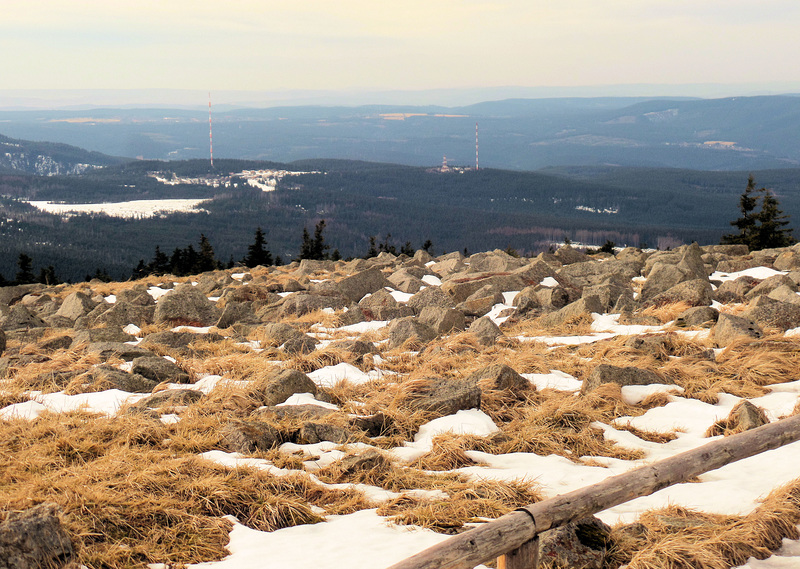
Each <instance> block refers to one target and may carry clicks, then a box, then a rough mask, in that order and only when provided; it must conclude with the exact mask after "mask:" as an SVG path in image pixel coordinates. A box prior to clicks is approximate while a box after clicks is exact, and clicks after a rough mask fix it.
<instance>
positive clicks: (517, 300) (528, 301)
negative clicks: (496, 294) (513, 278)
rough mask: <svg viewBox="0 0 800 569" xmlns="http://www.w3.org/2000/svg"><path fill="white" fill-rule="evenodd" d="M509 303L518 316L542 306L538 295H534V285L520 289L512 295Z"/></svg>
mask: <svg viewBox="0 0 800 569" xmlns="http://www.w3.org/2000/svg"><path fill="white" fill-rule="evenodd" d="M511 304H512V306H514V308H516V309H517V315H518V316H523V315H525V314H528V313H529V312H531V311H536V310H539V309H540V308H541V307H542V303H541V302H539V297H538V296H537V295H536V287H533V286H529V287H526V288H524V289H522V290H521V291H520V292H519V294H518V295H516V296H515V297H514V300H513V301H512V302H511Z"/></svg>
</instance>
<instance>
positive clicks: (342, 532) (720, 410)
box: [0, 200, 800, 569]
mask: <svg viewBox="0 0 800 569" xmlns="http://www.w3.org/2000/svg"><path fill="white" fill-rule="evenodd" d="M166 201H184V202H195V203H196V202H198V200H166ZM131 203H136V202H128V204H131ZM149 203H153V202H149ZM106 205H108V206H112V205H115V204H106ZM37 207H38V206H37ZM70 207H74V206H70ZM753 272H757V273H758V277H759V278H765V276H769V275H768V274H766V275H765V271H761V272H758V271H753ZM773 273H774V271H773ZM770 274H771V273H770ZM717 277H721V278H735V276H730V275H717ZM431 284H433V283H431ZM150 292H151V294H152V295H153V296H154V298H159V297H160V296H161V294H162V293H163V291H161V289H151V291H150ZM512 299H513V295H509V296H508V297H507V298H506V301H507V302H508V303H510V302H511V300H512ZM504 308H507V305H505V304H502V305H498V306H496V307H495V310H493V312H492V314H493V315H495V318H496V320H498V321H499V320H500V318H498V317H497V316H496V315H497V314H499V313H500V312H502V310H503V309H504ZM617 318H618V317H617V316H614V315H599V314H597V315H594V324H593V326H592V329H593V333H592V334H591V335H585V336H575V337H536V338H523V339H525V340H536V341H542V342H546V343H548V344H551V345H573V344H579V343H585V342H594V341H597V340H599V339H603V338H609V337H613V336H615V335H629V334H641V333H646V332H654V331H658V330H660V329H662V327H652V326H620V325H619V324H617ZM385 325H386V323H384V322H370V323H363V324H357V325H354V326H349V327H343V328H341V329H335V330H334V329H324V328H322V327H317V329H316V331H317V332H319V333H320V334H330V333H332V332H335V331H349V332H353V333H362V332H365V331H368V330H374V329H376V328H378V327H380V326H385ZM195 331H206V332H207V331H208V329H197V330H195ZM379 368H380V366H379V365H378V369H376V370H374V371H372V372H370V373H364V372H362V371H360V370H359V369H357V368H355V367H353V366H350V365H348V364H346V363H342V364H338V365H335V366H329V367H324V368H321V369H319V370H316V371H314V372H312V373H310V374H309V377H311V379H312V380H313V381H314V382H315V383H316V384H317V385H318V386H321V387H327V386H331V385H335V384H336V383H338V382H340V381H342V380H345V381H351V382H354V383H362V382H366V381H370V380H372V379H375V378H379V377H381V375H382V371H381V370H380V369H379ZM525 377H526V379H528V380H529V381H530V382H531V383H532V384H534V385H535V386H536V387H537V388H538V389H544V388H550V389H556V390H561V391H565V392H572V393H575V392H577V391H579V390H580V387H581V383H582V382H581V381H580V380H578V379H576V378H575V377H572V376H570V375H569V374H566V373H564V372H562V371H559V370H551V372H550V373H549V374H527V375H525ZM232 383H234V382H230V381H227V380H225V379H224V378H221V377H220V376H207V377H205V378H202V379H201V380H200V381H198V383H197V384H196V385H195V387H196V388H198V389H201V390H202V391H204V392H208V391H211V390H213V389H215V388H216V386H218V385H222V384H225V385H227V386H230V385H231V384H232ZM172 387H174V388H182V387H185V386H178V385H175V386H172ZM657 391H667V392H669V393H670V396H669V397H670V402H669V403H668V404H667V405H664V406H662V407H656V408H653V409H651V410H649V411H647V412H646V413H644V414H643V415H641V416H639V417H635V418H621V419H618V420H617V421H616V422H615V424H610V425H606V424H597V426H598V427H599V428H601V429H603V431H604V435H605V437H606V438H608V439H611V440H613V441H615V442H616V443H617V444H619V445H621V446H623V447H626V448H630V449H635V450H641V451H643V452H644V453H645V455H646V458H645V459H643V460H640V461H622V460H617V459H609V458H602V457H600V458H595V459H593V464H592V465H587V464H579V463H576V462H572V461H570V460H567V459H566V458H563V457H560V456H556V455H551V456H539V455H536V454H532V453H513V454H506V455H491V454H486V453H482V452H478V451H468V455H469V456H470V458H472V459H473V460H474V461H476V462H477V463H479V465H478V466H470V467H466V468H462V469H459V472H461V473H464V474H466V475H468V476H470V477H472V478H474V479H493V480H514V479H528V480H533V481H535V482H536V483H537V484H539V485H540V486H541V488H542V490H543V492H544V494H545V495H546V496H556V495H558V494H562V493H565V492H569V491H572V490H576V489H579V488H582V487H584V486H587V485H590V484H594V483H597V482H600V481H602V480H604V479H605V478H607V477H609V476H614V475H616V474H619V473H622V472H625V471H627V470H630V469H632V468H636V467H638V466H641V465H642V464H644V463H647V462H651V461H654V460H660V459H663V458H667V457H670V456H674V455H675V454H678V453H680V452H684V451H687V450H690V449H693V448H696V447H698V446H700V445H703V444H706V443H708V442H710V441H712V440H714V438H713V437H712V438H707V437H704V433H705V431H706V430H707V429H708V428H709V427H710V426H712V425H713V424H714V423H715V422H716V421H718V420H720V419H724V418H725V417H727V415H728V414H729V412H730V410H731V409H732V408H733V407H734V405H736V404H737V403H738V402H739V401H740V399H739V398H737V397H734V396H732V395H727V394H722V395H721V396H720V398H719V402H718V403H717V404H715V405H711V404H708V403H703V402H701V401H699V400H696V399H687V398H684V397H682V396H681V389H680V388H678V387H676V386H661V385H652V386H640V387H626V388H624V389H623V397H625V399H626V401H628V402H629V403H635V402H637V401H639V400H641V399H642V398H644V397H645V396H647V395H649V394H651V393H654V392H657ZM30 396H31V401H28V402H25V403H18V404H15V405H10V406H8V407H6V408H4V409H0V419H2V418H12V417H13V418H28V419H31V420H33V419H35V418H36V417H37V416H38V414H39V413H41V412H42V411H43V410H45V409H48V410H51V411H69V410H74V409H77V408H86V409H88V410H90V411H93V412H97V413H102V414H106V415H110V416H113V415H114V414H115V413H116V412H117V410H118V409H119V407H120V406H121V405H122V404H123V403H125V402H135V401H136V400H137V399H139V398H141V397H144V395H142V394H131V393H125V392H121V391H118V390H113V391H106V392H101V393H90V394H81V395H72V396H70V395H64V394H63V393H55V394H42V393H39V392H32V393H30ZM799 398H800V381H795V382H791V383H784V384H779V385H775V386H772V387H771V393H769V394H767V395H765V396H762V397H759V398H757V399H753V400H752V402H753V403H755V404H756V405H758V406H759V407H761V408H763V409H764V410H765V411H766V412H767V415H768V417H769V418H770V420H773V421H774V420H776V419H777V418H778V417H780V416H783V415H786V414H789V413H791V412H792V409H793V408H794V406H795V404H796V403H797V402H798V399H799ZM303 404H319V405H323V406H326V405H328V406H330V404H326V403H322V402H319V401H316V400H315V399H314V398H313V397H311V396H310V395H304V394H298V395H294V396H292V397H291V398H289V400H287V401H286V402H285V403H284V405H303ZM162 420H165V421H174V420H179V418H178V417H176V416H165V417H162ZM625 423H627V424H630V425H633V426H635V427H637V428H638V429H642V430H645V431H651V432H664V433H666V432H673V431H677V432H676V434H677V438H675V439H674V440H672V441H671V442H668V443H664V444H658V443H650V442H646V441H643V440H642V439H639V438H637V437H635V436H634V435H633V434H631V433H630V432H628V431H624V430H619V429H617V428H615V427H617V426H619V425H621V424H625ZM496 429H497V426H496V425H494V423H493V422H492V420H491V418H489V417H488V415H485V414H484V413H482V412H481V411H479V410H471V411H460V412H459V413H457V414H455V415H451V416H448V417H442V418H439V419H436V420H435V421H431V422H430V423H428V424H426V425H423V426H422V427H421V428H420V430H419V432H418V433H417V435H416V437H415V438H414V440H413V441H407V442H406V444H405V445H404V446H402V447H398V448H395V449H393V450H392V451H390V454H391V455H392V456H393V458H394V459H395V460H396V461H398V462H410V461H413V460H415V459H416V458H418V457H419V456H421V455H422V454H424V453H425V452H426V451H427V450H429V449H430V447H431V440H432V438H433V436H435V435H436V434H438V433H443V432H447V431H452V432H455V433H470V434H476V435H487V434H490V433H492V432H493V431H494V430H496ZM284 446H285V447H286V449H285V450H286V452H296V451H298V450H302V451H304V452H305V453H306V454H307V455H308V456H315V457H319V458H317V459H316V460H315V462H316V463H317V465H318V466H319V465H323V464H327V463H330V462H333V461H334V460H336V459H338V458H341V457H342V456H344V453H343V452H342V450H341V449H340V447H339V446H337V445H335V444H333V443H320V444H317V445H296V444H289V443H287V444H286V445H284ZM367 448H369V447H368V446H367V445H351V447H350V448H349V450H350V451H353V450H355V451H363V450H365V449H367ZM203 456H204V457H205V458H206V459H208V460H213V461H215V462H218V463H221V464H225V465H226V466H228V467H231V468H236V467H238V466H249V467H256V468H264V469H267V470H269V471H270V472H273V473H274V474H277V475H280V470H281V469H277V468H275V467H274V466H271V465H270V464H269V463H268V462H267V461H263V460H257V459H247V458H244V457H242V456H240V455H236V454H232V453H224V452H221V451H214V452H211V453H206V454H205V455H203ZM309 470H313V469H309ZM765 472H767V473H768V474H767V475H764V473H765ZM798 472H800V443H794V444H791V445H787V446H785V447H782V448H780V449H777V450H773V451H770V452H767V453H763V454H761V455H758V456H756V457H753V458H750V459H746V460H742V461H740V462H737V463H733V464H731V465H728V466H726V467H723V468H721V469H718V470H716V471H712V472H709V473H707V474H704V475H702V476H700V477H699V482H693V483H687V484H678V485H675V486H673V487H670V488H666V489H664V490H662V491H660V492H657V493H655V494H653V495H651V496H647V497H643V498H639V499H636V500H632V501H630V502H628V503H626V504H623V505H620V506H617V507H614V508H611V509H609V510H606V511H604V512H601V513H600V514H599V515H598V516H599V517H600V518H601V519H602V520H604V521H605V522H607V523H609V524H614V523H618V522H625V523H628V522H631V521H634V520H635V519H636V518H637V516H638V515H639V514H640V513H642V512H644V511H645V510H649V509H653V508H661V507H664V506H667V505H669V504H678V505H682V506H686V507H689V508H694V509H699V510H702V511H705V512H709V513H719V514H735V515H742V514H746V513H748V512H750V511H752V510H753V509H754V508H755V507H756V506H757V505H758V503H759V499H760V498H763V497H764V496H766V494H768V493H769V492H770V491H771V490H772V489H773V488H775V487H777V486H779V485H781V484H784V483H787V482H790V481H792V480H794V479H796V478H797V477H798ZM309 476H312V477H313V474H309ZM317 482H318V481H317ZM318 483H320V484H322V483H321V482H318ZM359 489H361V490H362V491H364V492H365V494H367V495H368V496H369V497H370V498H372V499H373V500H375V501H380V500H381V499H387V498H388V497H390V494H392V493H388V492H386V491H384V490H381V489H379V488H374V487H361V488H359ZM446 538H447V536H444V535H440V534H436V533H434V532H432V531H427V530H422V529H414V528H408V527H398V526H392V525H389V524H387V523H386V521H385V520H384V519H383V518H381V517H380V516H378V515H377V514H376V513H375V510H364V511H360V512H357V513H354V514H350V515H346V516H331V517H329V518H328V520H327V522H326V523H320V524H316V525H303V526H297V527H292V528H288V529H282V530H278V531H275V532H271V533H265V532H259V531H255V530H252V529H248V528H246V527H244V526H242V525H240V524H238V523H237V524H235V525H234V529H233V531H232V533H231V542H230V545H229V550H230V552H231V555H230V556H229V557H227V558H226V559H224V560H222V561H219V562H213V563H201V564H197V565H192V567H195V568H201V567H202V568H208V569H216V568H219V569H224V568H229V567H230V568H234V567H235V568H237V569H271V568H275V569H279V568H280V569H286V568H293V569H300V568H309V569H311V568H314V569H326V568H331V569H341V568H344V567H360V568H372V567H374V568H380V567H386V566H389V565H391V564H393V563H395V562H397V561H400V560H402V559H404V558H406V557H408V556H410V555H412V554H414V553H416V552H419V551H421V550H422V549H425V548H427V547H429V546H431V545H433V544H436V543H439V542H441V541H443V540H445V539H446ZM152 567H153V569H156V568H161V567H163V569H166V567H165V566H161V565H152ZM743 567H744V568H748V569H780V568H786V567H795V568H797V567H800V543H798V542H789V541H786V543H785V545H784V547H783V548H782V549H781V550H780V551H779V552H777V553H776V554H775V556H773V557H772V558H770V559H768V560H764V561H755V560H753V561H751V562H750V563H748V564H747V565H745V566H743Z"/></svg>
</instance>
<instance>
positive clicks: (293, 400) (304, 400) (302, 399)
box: [276, 393, 339, 410]
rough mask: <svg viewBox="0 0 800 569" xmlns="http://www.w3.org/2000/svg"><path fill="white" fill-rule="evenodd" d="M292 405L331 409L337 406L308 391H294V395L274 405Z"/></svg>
mask: <svg viewBox="0 0 800 569" xmlns="http://www.w3.org/2000/svg"><path fill="white" fill-rule="evenodd" d="M292 405H316V406H317V407H324V408H325V409H333V410H336V409H338V408H339V407H338V406H337V405H334V404H333V403H326V402H325V401H320V400H318V399H317V398H315V397H314V396H313V395H311V394H310V393H295V394H294V395H291V396H290V397H289V398H288V399H287V400H286V401H284V402H283V403H278V404H277V405H276V407H285V406H292Z"/></svg>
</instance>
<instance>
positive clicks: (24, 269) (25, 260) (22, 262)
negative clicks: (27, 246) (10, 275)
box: [15, 253, 36, 284]
mask: <svg viewBox="0 0 800 569" xmlns="http://www.w3.org/2000/svg"><path fill="white" fill-rule="evenodd" d="M17 267H19V271H17V276H16V279H15V280H16V282H17V284H31V283H35V282H36V275H34V274H33V259H31V258H30V257H29V256H28V255H26V254H25V253H20V254H19V258H18V259H17Z"/></svg>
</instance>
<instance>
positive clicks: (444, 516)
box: [378, 480, 541, 533]
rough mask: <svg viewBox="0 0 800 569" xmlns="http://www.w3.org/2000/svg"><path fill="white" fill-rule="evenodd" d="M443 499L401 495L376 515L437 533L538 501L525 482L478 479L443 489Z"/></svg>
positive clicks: (446, 531)
mask: <svg viewBox="0 0 800 569" xmlns="http://www.w3.org/2000/svg"><path fill="white" fill-rule="evenodd" d="M446 492H447V498H446V499H442V500H425V499H421V498H416V497H412V496H407V495H404V496H401V497H399V498H395V499H394V500H391V501H390V502H388V503H386V504H384V505H383V506H381V507H380V508H378V514H379V515H382V516H387V517H389V520H390V521H391V522H393V523H396V524H399V525H415V526H420V527H424V528H429V529H432V530H434V531H437V532H440V533H459V532H460V531H463V530H464V529H466V528H465V527H464V524H467V523H476V522H477V523H480V522H484V521H487V518H497V517H500V516H502V515H504V514H507V513H508V512H510V511H512V510H514V509H516V508H519V507H521V506H525V505H527V504H532V503H534V502H538V501H539V500H541V495H540V494H539V492H538V491H537V490H536V488H535V486H534V485H533V484H532V483H530V482H527V481H515V482H498V481H489V480H478V481H473V482H471V483H464V482H462V483H461V484H455V485H452V486H449V487H448V488H447V489H446Z"/></svg>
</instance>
